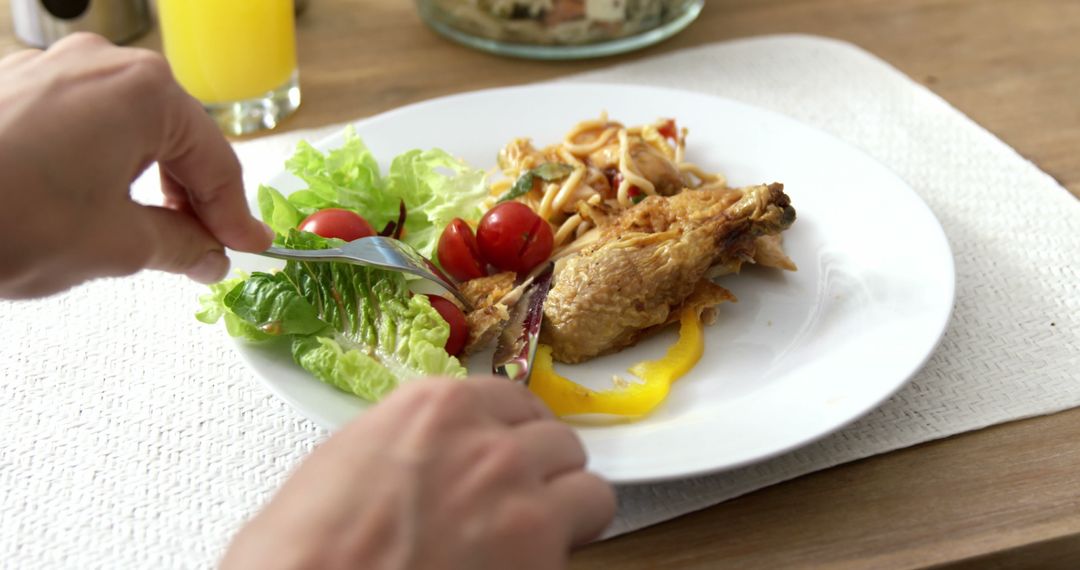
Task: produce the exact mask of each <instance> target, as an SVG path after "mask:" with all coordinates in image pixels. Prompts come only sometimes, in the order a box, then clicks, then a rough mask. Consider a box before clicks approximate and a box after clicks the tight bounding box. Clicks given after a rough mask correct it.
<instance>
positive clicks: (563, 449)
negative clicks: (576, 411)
mask: <svg viewBox="0 0 1080 570" xmlns="http://www.w3.org/2000/svg"><path fill="white" fill-rule="evenodd" d="M513 434H514V437H516V438H517V439H518V441H519V442H520V443H521V446H522V448H523V449H525V454H526V456H527V457H528V458H529V461H530V462H531V463H532V464H533V467H534V468H535V469H536V470H537V472H538V473H539V474H540V476H541V477H543V478H544V480H548V479H551V478H554V477H557V476H559V475H562V474H564V473H566V472H568V471H573V470H579V469H581V468H582V467H585V459H586V458H585V448H584V447H582V445H581V440H580V439H579V438H578V436H577V434H576V433H574V430H573V429H572V428H571V427H570V426H568V425H566V424H564V423H560V422H558V421H555V420H550V421H539V422H529V423H526V424H523V425H520V426H518V427H516V428H514V430H513Z"/></svg>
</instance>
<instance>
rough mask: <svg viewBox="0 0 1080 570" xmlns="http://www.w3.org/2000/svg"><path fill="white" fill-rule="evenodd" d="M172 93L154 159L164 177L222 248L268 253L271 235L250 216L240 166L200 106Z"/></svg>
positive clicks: (187, 97) (178, 93) (185, 95)
mask: <svg viewBox="0 0 1080 570" xmlns="http://www.w3.org/2000/svg"><path fill="white" fill-rule="evenodd" d="M176 91H177V93H176V94H175V96H173V97H170V98H169V100H170V102H171V103H170V105H169V108H168V109H167V110H165V112H166V113H168V114H169V117H170V120H169V121H168V122H167V127H166V129H167V132H166V133H165V134H164V136H163V137H162V146H161V147H160V148H159V151H158V153H157V158H158V161H159V165H160V167H161V169H162V171H163V172H165V173H166V175H167V176H168V177H169V178H170V179H171V180H172V181H173V182H175V184H176V185H177V186H179V187H182V188H183V189H184V191H185V192H186V193H187V197H188V202H189V203H190V204H191V209H192V210H193V211H194V212H195V214H196V215H197V216H198V218H199V219H200V220H201V221H202V223H203V224H204V225H205V226H206V228H207V229H208V230H210V232H211V233H212V234H213V235H214V236H215V237H217V238H218V240H219V241H220V242H221V243H223V244H225V245H227V246H229V247H231V248H233V249H237V250H240V251H262V250H264V249H266V248H267V247H269V246H270V241H271V240H272V239H273V234H272V232H270V231H269V228H267V227H266V225H265V224H263V223H262V222H260V221H258V220H256V219H255V218H254V217H252V216H251V213H250V212H249V211H248V207H247V201H246V200H245V198H244V185H243V179H242V177H241V170H240V161H239V160H238V159H237V158H236V154H235V153H234V152H233V150H232V147H231V146H229V143H228V141H227V140H225V137H224V136H223V135H222V134H221V131H219V130H218V127H217V125H216V124H215V123H214V121H213V120H212V119H210V117H209V116H208V115H207V114H206V112H205V111H204V110H203V109H202V106H200V105H199V103H198V102H197V101H195V99H193V98H191V97H190V96H188V95H187V94H185V93H182V92H180V90H179V88H177V90H176Z"/></svg>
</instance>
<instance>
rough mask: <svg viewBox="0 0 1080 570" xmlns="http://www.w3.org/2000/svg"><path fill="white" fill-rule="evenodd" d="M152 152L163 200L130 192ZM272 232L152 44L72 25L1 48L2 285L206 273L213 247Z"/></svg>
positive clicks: (53, 286) (214, 258) (210, 277)
mask: <svg viewBox="0 0 1080 570" xmlns="http://www.w3.org/2000/svg"><path fill="white" fill-rule="evenodd" d="M155 161H157V162H158V163H159V165H160V167H161V172H162V191H163V193H164V207H155V206H143V205H139V204H137V203H135V202H134V201H132V199H131V197H130V195H129V191H130V185H131V182H132V181H133V180H134V179H135V178H137V177H138V175H139V174H140V173H141V172H142V171H143V170H145V169H146V168H147V167H149V166H150V165H151V164H152V163H153V162H155ZM271 238H272V234H271V233H270V232H269V229H268V228H266V226H265V225H263V224H262V223H261V222H259V221H257V220H255V219H254V218H252V217H251V215H250V214H249V213H248V209H247V206H246V204H245V201H244V194H243V186H242V180H241V176H240V164H239V162H238V161H237V158H236V155H235V154H234V153H233V151H232V148H231V147H230V146H229V144H228V142H227V141H226V140H225V138H224V137H223V136H222V134H221V133H220V131H218V129H217V126H216V125H215V124H214V122H213V121H212V120H211V119H210V118H209V117H208V116H207V114H206V112H205V111H204V110H203V109H202V107H201V106H200V105H199V103H198V102H197V101H195V100H194V99H193V98H191V97H190V96H189V95H187V94H186V93H184V91H183V90H182V89H181V88H180V86H179V85H177V83H176V82H175V81H174V80H173V77H172V73H171V72H170V70H169V67H168V65H167V64H166V62H165V60H164V59H163V58H162V57H161V56H159V55H157V54H155V53H153V52H150V51H146V50H140V49H133V48H118V47H115V46H113V45H112V44H110V43H108V42H107V41H105V40H104V39H102V38H101V37H99V36H94V35H90V34H76V35H73V36H71V37H69V38H66V39H64V40H63V41H61V42H59V43H57V44H56V45H54V46H53V47H52V48H50V49H49V50H48V51H44V52H42V51H40V50H27V51H22V52H18V53H16V54H13V55H11V56H9V57H7V58H5V59H3V60H0V261H2V263H0V297H13V298H18V297H34V296H41V295H48V294H50V293H54V292H57V291H61V290H64V289H66V288H68V287H71V286H74V285H76V284H78V283H81V282H83V281H86V280H89V279H93V278H96V277H103V276H112V275H127V274H131V273H134V272H136V271H139V270H140V269H143V268H151V269H160V270H165V271H171V272H175V273H184V274H187V275H188V276H190V277H191V278H193V279H196V280H198V281H203V282H211V281H216V280H218V279H220V278H222V277H224V275H225V274H226V273H227V272H228V259H227V258H226V257H225V255H224V246H228V247H231V248H234V249H238V250H242V251H258V250H262V249H265V248H266V247H267V246H269V244H270V240H271Z"/></svg>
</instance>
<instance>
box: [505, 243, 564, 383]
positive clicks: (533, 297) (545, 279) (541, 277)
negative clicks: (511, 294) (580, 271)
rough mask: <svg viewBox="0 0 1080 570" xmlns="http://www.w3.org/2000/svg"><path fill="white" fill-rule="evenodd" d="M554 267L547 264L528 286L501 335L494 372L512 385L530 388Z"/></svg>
mask: <svg viewBox="0 0 1080 570" xmlns="http://www.w3.org/2000/svg"><path fill="white" fill-rule="evenodd" d="M554 267H555V264H554V263H548V264H547V267H545V268H544V269H542V270H541V271H540V272H539V273H537V274H536V276H535V277H534V278H533V281H532V283H530V284H529V285H528V286H526V287H525V291H524V292H523V293H522V294H521V298H520V299H518V301H517V302H516V303H514V306H513V308H512V309H510V320H509V321H507V323H506V326H505V327H504V328H503V330H502V334H500V335H499V344H498V345H497V346H496V348H495V357H494V358H492V361H491V370H492V371H493V372H494V373H495V374H497V375H499V376H505V377H506V378H508V379H509V380H510V381H511V382H515V383H518V384H521V385H523V386H528V385H529V374H530V373H531V372H532V364H533V358H534V357H535V356H536V346H537V345H538V344H539V343H540V324H541V323H542V322H543V320H544V300H545V299H547V295H548V291H549V290H551V276H552V273H553V270H554Z"/></svg>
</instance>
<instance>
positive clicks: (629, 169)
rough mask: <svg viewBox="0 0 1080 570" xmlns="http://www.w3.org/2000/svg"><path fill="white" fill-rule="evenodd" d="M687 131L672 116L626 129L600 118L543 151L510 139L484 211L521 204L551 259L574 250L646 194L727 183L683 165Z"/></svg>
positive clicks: (581, 125) (720, 177)
mask: <svg viewBox="0 0 1080 570" xmlns="http://www.w3.org/2000/svg"><path fill="white" fill-rule="evenodd" d="M687 134H688V131H687V129H685V128H684V129H679V128H677V126H676V124H675V121H674V120H672V119H661V120H658V121H656V122H654V123H651V124H646V125H638V126H626V125H624V124H622V123H619V122H617V121H613V120H611V119H609V117H608V116H607V114H606V113H604V114H602V115H601V116H600V117H599V118H597V119H591V120H587V121H582V122H580V123H578V124H577V125H576V126H575V127H574V128H573V129H571V130H570V132H569V133H567V134H566V136H565V137H564V138H563V140H562V142H560V143H558V144H555V145H552V146H548V147H546V148H543V149H541V150H537V149H536V148H535V147H534V146H533V144H532V141H531V140H529V139H524V138H521V139H515V140H513V141H511V142H510V143H509V144H508V145H506V146H505V147H504V148H503V149H502V151H500V153H499V168H500V169H501V170H502V173H503V175H504V176H505V179H503V180H499V181H497V182H495V183H494V184H493V185H492V197H491V198H490V199H489V201H488V203H487V204H486V206H487V207H491V206H492V205H494V204H495V203H496V202H497V201H502V200H506V199H515V200H518V201H520V202H523V203H525V204H526V205H528V206H529V207H531V208H532V209H533V211H535V212H536V213H537V214H538V215H539V216H540V217H541V218H543V219H545V220H547V221H548V222H549V223H551V224H552V227H553V228H554V231H555V252H556V255H557V256H558V255H560V254H567V253H569V252H573V251H577V250H578V249H580V246H581V243H578V242H579V240H582V239H583V238H585V237H586V236H587V234H588V233H589V231H590V230H591V229H593V228H595V227H596V226H597V224H598V222H599V220H600V219H602V218H606V217H609V216H611V215H613V214H617V213H619V212H621V211H623V210H625V209H627V208H630V207H631V206H633V205H635V204H636V203H638V202H640V201H641V200H643V199H644V198H646V197H648V196H654V195H662V196H671V195H674V194H677V193H679V192H681V191H683V190H684V189H703V188H717V187H724V186H726V183H727V181H726V179H725V178H724V176H723V175H722V174H718V173H710V172H705V171H703V170H702V169H701V168H700V167H698V166H697V165H695V164H693V163H690V162H687V160H686V138H687ZM585 241H587V240H585Z"/></svg>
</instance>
